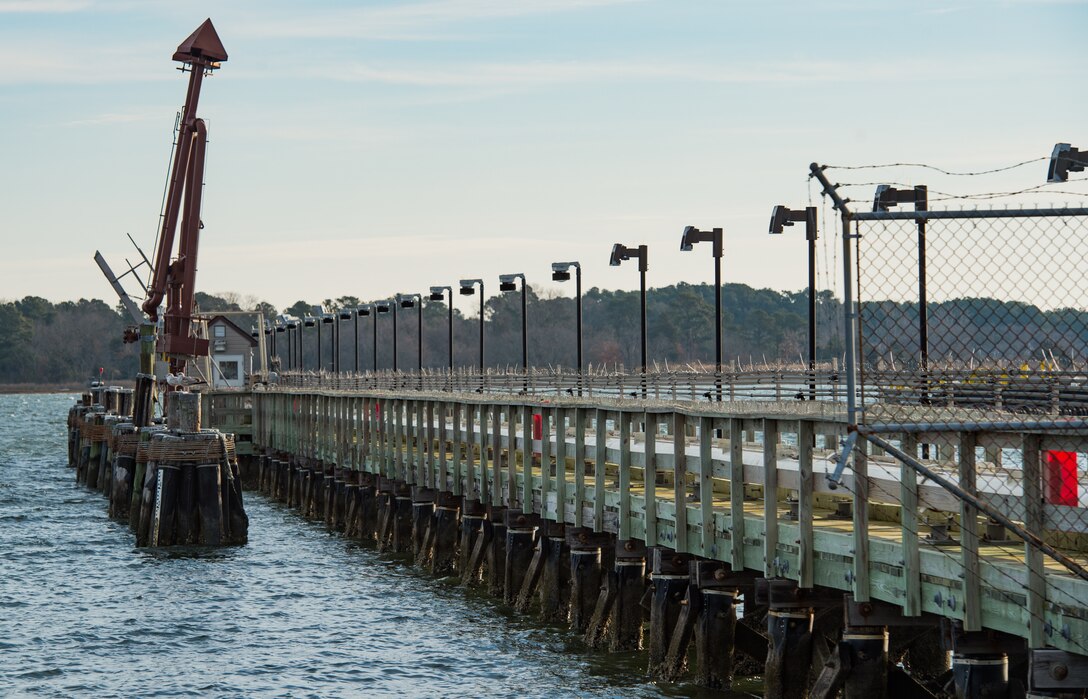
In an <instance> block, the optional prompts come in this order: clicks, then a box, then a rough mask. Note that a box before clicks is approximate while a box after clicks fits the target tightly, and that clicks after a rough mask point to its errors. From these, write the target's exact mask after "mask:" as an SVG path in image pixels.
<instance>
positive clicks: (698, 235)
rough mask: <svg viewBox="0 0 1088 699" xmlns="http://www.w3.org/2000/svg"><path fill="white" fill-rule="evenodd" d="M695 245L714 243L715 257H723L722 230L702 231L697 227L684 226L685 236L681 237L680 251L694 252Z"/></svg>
mask: <svg viewBox="0 0 1088 699" xmlns="http://www.w3.org/2000/svg"><path fill="white" fill-rule="evenodd" d="M695 243H713V244H714V249H713V255H714V257H721V256H722V229H721V228H714V229H712V230H709V231H701V230H699V229H698V228H696V227H695V226H684V234H683V235H682V236H681V237H680V250H681V251H682V252H688V251H690V250H693V249H694V247H695Z"/></svg>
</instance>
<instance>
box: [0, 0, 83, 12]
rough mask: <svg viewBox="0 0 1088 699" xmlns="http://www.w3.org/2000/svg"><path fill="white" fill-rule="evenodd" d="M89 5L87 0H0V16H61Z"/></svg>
mask: <svg viewBox="0 0 1088 699" xmlns="http://www.w3.org/2000/svg"><path fill="white" fill-rule="evenodd" d="M90 5H91V3H90V2H87V0H0V14H62V13H67V12H79V11H80V10H85V9H87V8H88V7H90Z"/></svg>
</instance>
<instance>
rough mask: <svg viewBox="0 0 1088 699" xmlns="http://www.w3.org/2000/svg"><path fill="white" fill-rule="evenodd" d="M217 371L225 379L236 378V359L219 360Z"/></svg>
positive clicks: (233, 379)
mask: <svg viewBox="0 0 1088 699" xmlns="http://www.w3.org/2000/svg"><path fill="white" fill-rule="evenodd" d="M219 371H220V373H221V374H222V376H223V379H224V380H225V381H237V380H238V362H236V361H233V360H231V361H222V362H219Z"/></svg>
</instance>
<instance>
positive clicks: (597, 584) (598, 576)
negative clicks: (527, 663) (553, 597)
mask: <svg viewBox="0 0 1088 699" xmlns="http://www.w3.org/2000/svg"><path fill="white" fill-rule="evenodd" d="M566 536H567V547H568V548H569V549H570V628H571V629H572V630H574V631H575V632H577V633H580V634H584V633H585V632H586V629H587V628H588V627H589V622H590V620H591V619H592V617H593V610H594V608H595V607H596V605H597V598H598V597H599V596H600V592H601V584H602V579H603V576H604V568H603V566H602V563H603V561H602V560H601V551H602V549H603V548H604V547H606V546H609V545H611V543H612V541H611V535H610V534H608V533H606V532H594V531H593V530H592V529H590V528H588V527H569V526H568V527H567V530H566Z"/></svg>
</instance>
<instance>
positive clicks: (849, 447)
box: [827, 430, 858, 490]
mask: <svg viewBox="0 0 1088 699" xmlns="http://www.w3.org/2000/svg"><path fill="white" fill-rule="evenodd" d="M857 442H858V433H857V430H855V431H853V432H851V433H850V434H848V435H846V439H845V440H844V441H843V443H842V451H841V452H839V460H838V462H836V464H835V470H834V471H833V472H832V473H830V474H828V476H827V485H828V487H829V488H831V489H832V490H836V489H837V488H838V487H839V484H840V483H842V472H843V471H845V470H846V462H847V461H848V460H849V459H850V454H852V453H853V451H854V445H856V444H857Z"/></svg>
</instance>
